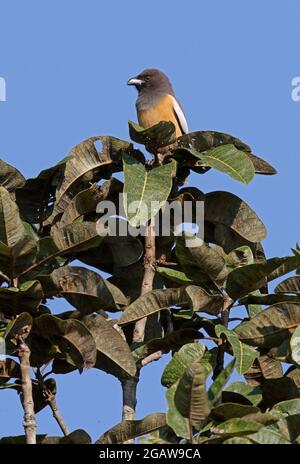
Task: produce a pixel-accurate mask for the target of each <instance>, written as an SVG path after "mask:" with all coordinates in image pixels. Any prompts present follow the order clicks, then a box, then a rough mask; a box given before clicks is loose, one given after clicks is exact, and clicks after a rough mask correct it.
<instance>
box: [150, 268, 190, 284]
mask: <svg viewBox="0 0 300 464" xmlns="http://www.w3.org/2000/svg"><path fill="white" fill-rule="evenodd" d="M156 272H158V273H159V274H160V275H161V276H162V277H165V278H166V279H168V280H170V281H172V282H176V283H177V284H179V285H188V284H192V283H193V281H192V280H191V279H189V278H188V277H187V276H186V274H185V273H184V272H182V271H178V270H177V269H172V268H168V267H158V268H157V269H156Z"/></svg>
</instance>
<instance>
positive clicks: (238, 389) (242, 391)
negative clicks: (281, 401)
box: [224, 381, 262, 406]
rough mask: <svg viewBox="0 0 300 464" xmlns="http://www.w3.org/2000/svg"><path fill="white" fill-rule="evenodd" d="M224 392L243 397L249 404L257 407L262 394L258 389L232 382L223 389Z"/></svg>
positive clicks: (242, 383)
mask: <svg viewBox="0 0 300 464" xmlns="http://www.w3.org/2000/svg"><path fill="white" fill-rule="evenodd" d="M224 391H226V392H234V393H237V394H239V395H242V396H244V397H245V398H246V399H247V400H248V401H249V402H250V403H252V404H253V405H254V406H257V405H258V404H259V403H260V402H261V400H262V394H261V390H260V388H259V387H252V386H251V385H248V384H246V383H244V382H239V381H238V382H233V383H231V384H230V385H228V387H225V390H224Z"/></svg>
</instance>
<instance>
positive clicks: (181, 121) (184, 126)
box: [170, 95, 189, 134]
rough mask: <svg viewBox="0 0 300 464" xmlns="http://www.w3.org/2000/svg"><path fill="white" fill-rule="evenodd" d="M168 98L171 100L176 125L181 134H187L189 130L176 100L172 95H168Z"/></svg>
mask: <svg viewBox="0 0 300 464" xmlns="http://www.w3.org/2000/svg"><path fill="white" fill-rule="evenodd" d="M170 97H171V98H172V103H173V110H174V113H175V116H176V119H177V121H178V124H179V126H180V129H181V131H182V133H183V134H187V133H188V131H189V129H188V125H187V122H186V119H185V116H184V113H183V111H182V109H181V106H180V105H179V103H178V101H177V100H176V98H175V97H173V95H170Z"/></svg>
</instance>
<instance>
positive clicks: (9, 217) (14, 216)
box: [0, 186, 26, 247]
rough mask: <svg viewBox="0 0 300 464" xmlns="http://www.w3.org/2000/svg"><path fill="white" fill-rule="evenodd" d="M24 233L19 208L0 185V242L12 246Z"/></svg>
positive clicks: (22, 237)
mask: <svg viewBox="0 0 300 464" xmlns="http://www.w3.org/2000/svg"><path fill="white" fill-rule="evenodd" d="M25 235H26V232H25V228H24V225H23V223H22V221H21V218H20V215H19V209H18V207H17V205H16V203H15V202H14V201H12V199H11V197H10V194H9V192H8V191H7V190H6V189H5V188H4V187H1V186H0V242H2V243H3V244H5V245H7V246H9V247H13V246H14V245H16V244H17V243H18V242H20V241H21V240H22V239H24V236H25Z"/></svg>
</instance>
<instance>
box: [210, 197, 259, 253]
mask: <svg viewBox="0 0 300 464" xmlns="http://www.w3.org/2000/svg"><path fill="white" fill-rule="evenodd" d="M205 221H207V222H209V223H212V224H214V225H215V226H225V227H226V228H229V229H230V231H232V232H234V233H235V234H238V235H239V236H240V237H242V238H243V239H245V240H247V241H249V242H252V243H257V242H260V241H261V240H264V238H266V235H267V231H266V228H265V226H264V225H263V223H262V222H261V220H260V219H259V217H258V216H257V215H256V214H255V212H254V211H253V210H252V209H251V208H250V206H249V205H247V203H245V202H244V201H243V200H241V199H240V198H239V197H237V196H236V195H233V194H232V193H229V192H222V191H219V192H218V191H217V192H210V193H208V194H206V195H205ZM230 251H231V250H230Z"/></svg>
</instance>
